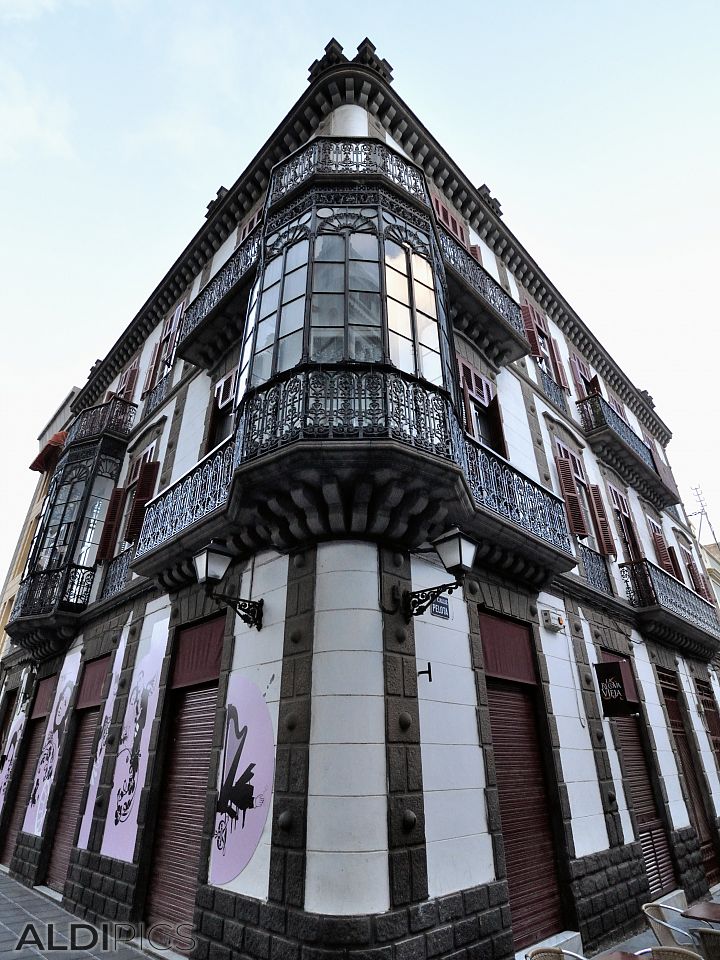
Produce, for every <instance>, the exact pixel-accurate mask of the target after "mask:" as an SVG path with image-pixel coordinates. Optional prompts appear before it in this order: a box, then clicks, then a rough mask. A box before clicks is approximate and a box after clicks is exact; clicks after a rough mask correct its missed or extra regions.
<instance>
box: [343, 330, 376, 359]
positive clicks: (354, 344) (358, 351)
mask: <svg viewBox="0 0 720 960" xmlns="http://www.w3.org/2000/svg"><path fill="white" fill-rule="evenodd" d="M349 335H350V359H351V360H357V361H358V362H360V363H377V362H379V361H380V360H382V334H381V331H380V330H378V329H377V328H373V327H350V328H349Z"/></svg>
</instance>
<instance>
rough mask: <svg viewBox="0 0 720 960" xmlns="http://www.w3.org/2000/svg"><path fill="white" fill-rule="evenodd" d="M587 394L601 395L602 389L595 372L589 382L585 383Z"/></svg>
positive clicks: (592, 395) (590, 395)
mask: <svg viewBox="0 0 720 960" xmlns="http://www.w3.org/2000/svg"><path fill="white" fill-rule="evenodd" d="M587 395H588V396H589V397H601V396H602V390H601V389H600V380H599V379H598V375H597V374H595V376H594V377H593V378H592V380H591V381H590V383H589V384H588V385H587Z"/></svg>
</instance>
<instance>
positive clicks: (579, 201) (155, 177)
mask: <svg viewBox="0 0 720 960" xmlns="http://www.w3.org/2000/svg"><path fill="white" fill-rule="evenodd" d="M718 35H720V4H718V3H717V2H716V0H712V2H707V3H704V2H700V0H686V2H685V3H683V4H682V5H680V4H677V3H676V2H673V3H668V2H663V0H633V2H631V3H628V2H627V0H622V2H617V0H604V2H602V3H598V2H591V0H572V2H569V0H568V2H562V0H558V2H555V0H545V2H543V3H538V2H537V0H534V2H531V0H503V2H494V3H490V2H487V0H476V2H459V0H444V2H443V3H442V4H439V5H437V6H435V5H434V4H432V3H428V2H425V0H416V2H414V3H407V2H406V3H402V4H401V3H397V2H394V0H382V2H377V0H363V3H359V4H344V5H343V4H340V3H338V2H337V0H335V2H325V0H319V2H307V0H298V2H294V3H282V2H276V3H274V4H272V5H270V4H252V5H251V4H248V3H242V2H240V0H236V2H230V0H218V2H203V0H193V2H187V0H172V2H170V0H0V264H1V265H2V266H1V267H0V318H1V320H2V332H3V338H2V343H3V350H2V353H1V354H0V363H1V364H2V376H1V377H0V390H1V391H2V394H1V396H0V402H1V403H2V409H3V411H4V416H5V457H4V464H5V465H4V468H3V470H2V472H1V474H0V478H1V479H0V503H1V504H2V507H3V517H2V522H1V523H0V571H5V570H6V569H7V567H8V565H9V562H10V558H11V555H12V551H13V547H14V545H15V542H16V540H17V536H18V534H19V531H20V528H21V525H22V521H23V517H24V515H25V511H26V508H27V505H28V504H29V502H30V499H31V496H32V492H33V489H34V486H35V483H36V480H37V474H33V473H31V472H30V471H29V470H28V465H29V464H30V462H31V461H32V460H33V458H34V456H35V454H36V452H37V446H38V445H37V440H36V437H37V435H38V434H39V432H40V431H41V430H42V429H43V427H44V426H45V424H46V423H47V421H48V420H49V419H50V417H51V415H52V414H53V412H54V411H55V409H56V408H57V407H58V405H59V404H60V403H61V401H62V400H63V399H64V397H65V396H66V395H67V393H68V391H69V389H70V388H71V387H72V386H73V385H77V386H82V385H83V384H84V383H85V382H86V380H87V375H88V372H89V369H90V366H91V365H92V363H93V362H94V360H95V359H96V358H98V357H103V356H104V355H105V353H106V352H107V350H108V349H109V347H110V346H111V345H112V344H113V343H114V342H115V340H116V339H117V337H118V336H119V334H120V333H121V331H122V330H123V329H124V327H125V326H126V325H127V324H128V323H129V322H130V321H131V320H132V318H133V317H134V315H135V314H136V312H137V311H138V309H139V308H140V306H141V305H142V304H143V303H144V302H145V300H146V299H147V297H148V295H149V294H150V293H151V291H152V290H153V289H154V287H155V286H156V284H157V283H158V281H159V280H160V279H161V278H162V276H163V275H164V273H165V271H166V270H167V268H168V267H169V266H170V265H171V264H172V263H173V261H174V260H175V259H176V257H177V255H178V254H179V253H180V251H181V250H182V249H183V248H184V247H185V245H186V243H187V242H188V240H189V239H190V237H191V236H192V235H193V234H194V233H195V232H196V230H197V229H198V228H199V227H200V226H201V225H202V223H203V218H204V214H205V209H206V206H207V204H208V203H209V201H210V200H211V199H212V198H214V197H215V194H216V191H217V189H218V187H219V186H220V185H221V184H222V185H226V186H229V185H230V184H232V183H233V182H234V181H235V180H236V179H237V177H238V176H239V175H240V173H241V172H242V171H243V169H244V168H245V166H246V164H247V163H248V161H249V160H250V159H251V158H252V157H253V156H254V155H255V153H256V152H257V150H258V149H259V147H260V146H261V145H262V144H263V143H264V142H265V140H266V139H267V137H268V136H269V135H270V133H271V132H272V130H273V129H274V128H275V126H276V125H277V123H278V122H279V121H280V120H281V119H282V117H283V116H284V115H285V114H286V113H287V111H288V110H289V108H290V106H291V105H292V104H293V103H294V101H295V100H296V99H297V98H298V97H299V96H300V95H301V94H302V92H303V91H304V90H305V88H306V83H307V68H308V66H309V65H310V64H311V63H312V62H313V60H315V59H316V58H318V57H320V56H321V55H322V52H323V49H324V47H325V45H326V43H327V42H328V40H329V39H330V38H331V37H332V36H334V37H336V38H337V40H338V41H339V42H340V43H341V44H342V45H343V46H344V48H345V53H346V54H347V55H348V56H349V57H352V56H354V54H355V50H356V47H357V45H358V44H359V43H360V41H361V40H362V39H363V38H364V37H365V36H368V37H370V39H371V40H372V41H373V43H374V44H375V46H376V47H377V52H378V54H379V55H380V56H381V57H384V58H386V59H387V60H389V61H390V63H391V64H392V66H393V68H394V76H395V80H394V86H395V88H396V90H397V92H398V93H399V94H400V96H402V97H403V98H404V99H405V100H406V102H407V103H408V104H409V106H410V108H411V109H412V110H413V111H414V112H415V113H416V114H417V116H418V117H419V118H420V119H421V121H422V122H423V123H424V124H425V125H426V126H427V127H428V128H429V130H430V131H431V132H432V133H433V134H434V136H435V137H436V138H437V139H438V140H439V142H440V143H441V144H442V145H443V146H444V148H445V149H446V150H447V152H448V153H449V154H450V155H451V156H452V157H453V158H454V160H455V161H456V162H457V164H458V165H459V166H460V168H461V169H462V170H463V171H464V172H465V174H466V175H467V176H468V177H469V179H470V180H471V181H472V182H473V183H476V184H478V185H479V184H482V183H487V184H488V185H489V186H490V188H491V191H492V193H493V195H494V196H496V197H497V198H498V199H499V200H500V202H501V204H502V209H503V214H504V220H505V222H506V223H507V225H508V226H509V228H510V229H511V230H512V231H513V233H514V234H515V235H516V236H517V237H518V239H519V240H520V241H521V242H522V243H523V245H524V246H525V248H526V249H527V250H528V251H529V252H530V253H531V255H532V256H533V257H534V258H535V260H536V261H537V262H538V263H539V264H540V266H541V267H542V268H543V269H544V271H545V273H546V274H547V275H548V276H549V277H550V279H551V280H552V281H553V283H554V284H555V285H556V286H557V287H558V289H559V290H560V291H561V292H562V293H563V295H564V296H565V297H566V299H567V300H568V301H569V302H570V303H571V304H572V305H573V307H574V308H575V310H576V311H577V312H578V313H579V315H580V316H581V317H582V318H583V320H584V321H585V322H586V323H587V325H588V326H589V327H590V329H591V330H592V331H593V332H594V333H595V334H596V336H597V337H598V338H599V339H600V341H601V342H602V343H603V344H604V345H605V346H606V347H607V348H608V350H609V351H610V353H611V354H612V355H613V356H614V358H615V359H616V361H617V362H618V363H619V365H620V366H621V368H622V369H623V370H624V371H625V372H626V373H627V375H628V376H629V377H630V379H631V380H632V381H633V382H634V383H635V384H636V385H637V386H638V387H640V388H645V389H647V390H648V391H649V392H650V394H651V395H652V396H653V398H654V400H655V403H656V405H657V411H658V413H659V414H660V416H661V417H662V418H663V419H664V420H665V422H666V423H667V424H668V425H669V427H670V429H671V430H672V432H673V434H674V437H673V440H672V441H671V444H670V447H669V449H668V452H669V455H670V460H671V463H672V464H673V467H674V471H675V475H676V478H677V480H678V483H679V486H680V489H681V492H682V494H683V497H684V499H685V502H686V504H687V508H688V511H689V512H693V511H694V510H696V509H697V503H696V501H695V498H694V496H693V494H692V492H691V488H692V487H693V486H696V485H699V486H700V487H701V488H702V490H703V492H704V495H705V499H706V501H707V504H708V510H709V515H710V519H711V520H712V522H713V524H714V526H715V528H716V529H718V530H720V454H719V453H718V437H717V433H718V425H720V417H719V416H718V409H717V397H718V395H719V394H718V385H717V376H718V364H717V354H718V349H719V348H720V337H719V336H718V332H717V327H718V312H719V311H718V300H717V297H716V296H715V295H714V292H713V291H714V287H713V284H714V278H715V277H716V276H717V271H718V262H720V250H719V247H720V243H719V241H718V224H720V178H719V177H718V157H719V156H720V125H719V118H720V104H719V103H718V99H719V97H720V67H719V66H718V59H717V46H716V44H717V37H718ZM704 534H705V535H704V536H703V540H706V539H708V536H707V534H708V528H707V525H705V527H704ZM1 577H2V573H0V578H1Z"/></svg>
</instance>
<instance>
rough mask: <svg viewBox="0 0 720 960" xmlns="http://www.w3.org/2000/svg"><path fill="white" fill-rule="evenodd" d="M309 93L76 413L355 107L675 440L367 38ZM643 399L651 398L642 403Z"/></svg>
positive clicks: (331, 53)
mask: <svg viewBox="0 0 720 960" xmlns="http://www.w3.org/2000/svg"><path fill="white" fill-rule="evenodd" d="M310 78H311V79H310V86H309V88H308V89H307V90H306V91H305V93H304V94H303V95H302V96H301V97H300V98H299V99H298V100H297V101H296V103H295V104H294V105H293V107H291V109H290V111H289V112H288V113H287V114H286V115H285V117H284V118H283V119H282V120H281V122H280V124H279V125H278V126H277V128H276V129H275V131H274V132H273V134H272V135H271V136H270V137H269V139H268V140H267V141H266V142H265V144H263V146H262V147H261V148H260V150H259V151H258V152H257V154H256V155H255V157H254V158H253V159H252V160H251V161H250V163H249V164H248V166H247V168H246V170H245V171H244V173H242V174H241V176H240V177H239V179H238V180H237V181H236V182H235V184H233V186H232V187H230V188H229V189H228V190H227V192H226V193H225V194H224V195H220V194H221V192H220V193H219V196H218V198H217V199H216V200H215V201H214V202H213V203H212V204H211V209H210V211H209V213H208V219H207V221H206V222H205V223H204V224H203V225H202V226H201V228H200V229H199V230H198V232H197V233H196V234H195V236H194V237H193V239H192V240H191V241H190V243H189V244H188V245H187V247H186V248H185V249H184V250H183V252H182V253H181V254H180V256H179V257H178V259H177V260H176V261H175V263H174V264H173V265H172V266H171V267H170V269H169V270H168V272H167V273H166V275H165V276H164V277H163V279H162V280H161V281H160V283H159V284H158V286H157V287H156V288H155V290H154V291H153V293H152V294H151V295H150V297H149V298H148V300H147V301H146V302H145V304H144V305H143V306H142V307H141V309H140V310H139V312H138V314H137V315H136V317H135V318H134V319H133V320H132V321H131V322H130V324H129V325H128V327H127V328H126V330H125V331H124V333H123V334H122V335H121V337H120V338H119V339H118V340H117V341H116V343H115V345H114V346H113V347H112V348H111V349H110V351H109V353H108V355H107V356H106V358H105V359H104V360H102V361H101V362H99V363H98V364H96V365H95V367H94V368H93V370H92V371H91V375H90V378H89V380H88V383H87V384H86V385H85V386H84V387H83V388H82V389H81V390H80V393H79V394H78V396H77V397H76V399H75V402H74V404H73V410H75V411H77V410H80V409H83V408H84V407H87V406H91V405H92V404H93V403H95V402H96V401H97V398H98V397H99V396H100V395H101V394H102V392H103V391H104V390H106V389H107V387H108V386H109V385H110V383H111V382H112V380H113V379H114V378H115V376H117V374H118V373H119V372H120V370H121V369H122V367H123V366H124V364H125V363H127V362H128V360H129V359H130V358H131V357H132V355H133V354H134V353H135V351H136V350H137V349H138V347H139V346H140V345H141V344H142V342H143V341H144V340H145V339H146V337H147V336H148V334H149V333H150V332H151V331H152V329H153V328H154V327H155V326H156V325H157V324H158V323H159V322H160V321H161V320H162V319H163V318H164V316H165V314H166V313H167V312H168V310H169V309H170V308H171V307H172V306H173V304H174V303H175V302H176V301H177V300H178V298H179V297H180V295H181V294H182V293H183V292H184V291H185V290H186V289H187V287H188V285H189V284H190V283H192V281H193V280H194V278H195V276H196V275H197V274H198V273H199V272H200V271H201V270H202V268H203V266H204V264H205V263H206V262H207V261H208V259H209V258H210V257H211V256H212V255H213V254H214V253H215V251H216V250H217V249H218V248H219V247H220V246H221V245H222V243H223V242H224V241H225V240H226V239H227V237H228V236H229V235H230V233H231V232H232V230H234V229H235V228H236V227H237V226H238V225H239V224H240V223H241V222H242V221H243V220H244V219H245V217H246V216H247V214H248V213H250V211H251V210H252V209H253V208H254V207H255V206H256V204H257V201H258V199H259V198H260V197H261V196H262V194H263V193H264V192H265V190H266V188H267V185H268V180H269V177H270V172H271V170H272V168H273V167H274V166H275V165H276V164H277V163H279V162H280V161H281V160H283V159H284V158H285V157H286V156H287V155H288V154H290V153H292V152H293V151H294V150H297V149H298V147H300V146H302V145H303V144H304V143H306V142H307V141H308V140H309V139H310V138H311V137H312V136H313V134H314V132H315V131H316V130H317V128H318V126H319V125H320V123H321V122H322V120H323V119H324V118H325V117H326V116H327V115H328V114H329V113H330V112H331V111H332V110H333V109H335V108H336V107H338V106H341V105H343V104H357V105H358V106H361V107H363V108H365V109H366V110H367V111H368V113H369V114H371V115H372V116H373V117H375V118H376V120H377V121H378V122H379V123H380V124H382V126H383V128H384V129H385V130H386V131H387V132H388V133H389V134H390V136H391V137H392V138H393V139H394V140H395V141H396V142H397V143H398V144H399V145H400V146H401V147H402V149H403V150H404V151H405V152H406V153H407V155H408V157H409V158H410V159H411V160H413V161H414V162H415V163H416V164H417V165H418V166H420V167H421V168H422V169H423V171H424V172H425V175H426V176H427V177H428V179H429V180H431V181H432V182H433V183H434V184H435V186H436V187H437V189H438V190H439V191H440V192H441V193H442V194H443V195H444V196H445V197H446V198H447V199H448V200H449V201H450V202H451V203H452V204H453V205H454V206H455V207H456V209H457V210H458V211H459V212H460V213H462V215H463V217H464V218H465V219H466V220H467V221H468V222H469V223H470V224H471V226H472V227H473V228H474V229H475V230H476V231H477V232H478V233H479V234H480V236H481V237H482V238H483V239H484V240H485V242H486V243H487V244H488V245H489V246H490V247H491V248H492V249H493V250H494V252H495V253H496V254H497V255H498V256H499V257H500V259H502V260H503V262H504V263H505V264H506V265H507V266H508V268H509V269H510V270H511V271H512V273H513V274H514V275H515V277H516V278H517V279H518V281H519V282H520V283H521V284H522V285H523V287H524V288H525V289H526V290H527V291H528V293H529V294H530V296H532V297H533V299H534V300H535V301H536V302H537V303H538V304H539V305H540V306H542V307H543V309H544V310H545V311H546V312H547V313H548V315H549V316H550V317H551V318H552V319H553V321H554V322H555V323H557V324H558V326H559V327H560V329H561V330H562V331H563V333H565V335H566V336H567V337H568V339H569V340H570V341H571V342H572V343H573V345H574V346H575V347H576V349H577V350H578V351H579V352H580V353H581V354H582V355H583V356H584V357H585V358H586V359H587V360H588V362H589V363H591V364H592V366H593V367H594V368H595V369H596V370H597V371H598V373H599V374H600V375H601V376H602V377H603V379H604V380H605V381H606V382H607V383H608V384H609V386H610V387H612V389H613V390H614V391H615V392H616V393H617V395H618V396H619V397H620V399H621V400H622V401H623V402H624V403H625V404H626V405H627V406H628V407H629V408H630V409H631V410H632V411H633V413H634V414H635V416H637V418H638V420H639V421H640V422H641V423H642V424H643V425H644V426H645V427H646V428H647V429H648V430H649V432H650V433H652V434H654V435H655V436H656V437H657V438H658V439H659V440H660V442H661V443H662V444H663V445H665V444H667V442H668V441H669V439H670V437H671V433H670V430H669V428H668V427H667V425H666V424H665V423H664V422H663V421H662V420H661V419H660V418H659V417H658V415H657V414H656V413H655V411H654V409H653V407H652V405H651V401H650V399H649V396H648V395H647V393H646V392H645V391H640V390H639V389H638V388H637V387H635V385H634V384H633V383H632V382H631V381H630V379H629V378H628V377H627V375H626V374H625V373H623V371H622V370H621V369H620V367H619V366H618V365H617V364H616V363H615V361H614V360H613V359H612V358H611V357H610V355H609V354H608V353H607V352H606V351H605V350H604V348H603V347H602V346H601V344H600V343H599V341H598V340H597V338H596V337H595V336H594V334H592V333H591V332H590V330H589V329H588V328H587V327H586V326H585V324H584V323H583V321H582V320H581V319H580V317H579V316H578V315H577V313H575V311H574V310H573V309H572V307H571V306H570V305H569V303H568V302H567V301H566V300H565V298H564V297H563V296H562V295H561V294H560V292H559V291H558V290H557V289H556V287H555V286H554V285H553V284H552V283H551V282H550V280H549V279H548V278H547V277H546V276H545V275H544V273H543V272H542V270H541V269H540V267H539V266H538V265H537V263H536V261H535V260H534V259H533V258H532V257H531V256H530V254H529V253H528V252H527V250H525V248H524V247H523V246H522V244H520V243H519V241H518V240H517V238H516V237H515V236H514V234H513V233H512V232H511V231H510V230H509V228H508V227H507V226H506V225H505V224H504V223H503V222H502V220H501V214H500V212H499V204H498V202H497V201H496V200H495V199H494V198H492V197H491V196H490V193H489V190H488V188H487V187H486V186H485V184H483V185H482V186H481V187H475V186H474V185H473V184H471V183H470V181H469V180H468V179H467V177H466V176H465V175H464V174H463V173H462V171H461V170H460V168H459V167H458V166H457V165H456V164H455V163H454V162H453V161H452V160H451V158H450V157H449V156H448V154H447V153H445V151H444V150H443V149H442V147H441V146H440V144H439V143H438V142H437V141H436V140H435V139H434V137H432V135H431V134H430V132H429V131H428V130H427V128H426V127H425V126H424V125H423V124H422V123H421V122H420V120H419V119H418V118H417V117H416V116H415V114H414V113H413V112H412V110H410V108H409V107H408V105H407V104H406V103H405V101H404V100H402V99H401V98H400V97H399V96H398V95H397V94H396V93H395V91H394V90H393V89H392V87H391V86H390V83H391V80H392V73H391V68H390V65H389V64H388V63H387V61H385V60H380V59H379V58H378V57H377V55H376V54H375V48H374V46H373V45H372V44H371V43H370V41H369V40H367V39H365V40H363V42H362V43H361V44H360V46H359V47H358V55H357V57H356V58H355V59H354V60H353V61H348V60H347V58H346V57H345V56H344V54H343V53H342V47H341V46H340V44H338V43H337V41H335V40H331V41H330V43H329V44H328V45H327V47H326V49H325V55H324V56H323V58H321V60H319V61H315V62H314V63H313V64H312V65H311V67H310ZM646 398H647V399H646Z"/></svg>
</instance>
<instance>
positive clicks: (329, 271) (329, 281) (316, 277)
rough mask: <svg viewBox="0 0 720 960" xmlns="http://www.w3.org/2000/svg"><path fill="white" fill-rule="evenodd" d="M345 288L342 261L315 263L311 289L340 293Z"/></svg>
mask: <svg viewBox="0 0 720 960" xmlns="http://www.w3.org/2000/svg"><path fill="white" fill-rule="evenodd" d="M344 289H345V264H344V263H316V264H315V269H314V271H313V290H322V291H326V292H330V293H342V291H343V290H344Z"/></svg>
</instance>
